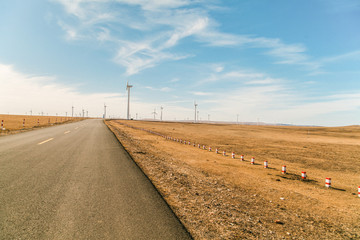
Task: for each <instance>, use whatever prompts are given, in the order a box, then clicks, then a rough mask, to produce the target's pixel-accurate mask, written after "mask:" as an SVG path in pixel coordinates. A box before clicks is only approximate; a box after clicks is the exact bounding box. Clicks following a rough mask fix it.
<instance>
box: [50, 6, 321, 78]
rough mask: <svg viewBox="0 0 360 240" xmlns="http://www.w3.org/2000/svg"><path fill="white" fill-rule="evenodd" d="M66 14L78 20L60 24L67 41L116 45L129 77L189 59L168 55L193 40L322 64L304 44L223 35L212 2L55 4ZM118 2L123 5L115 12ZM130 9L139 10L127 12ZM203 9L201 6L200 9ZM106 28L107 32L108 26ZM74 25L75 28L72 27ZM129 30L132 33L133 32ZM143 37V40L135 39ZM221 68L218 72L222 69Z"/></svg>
mask: <svg viewBox="0 0 360 240" xmlns="http://www.w3.org/2000/svg"><path fill="white" fill-rule="evenodd" d="M57 1H58V2H59V3H61V4H62V5H63V6H64V8H65V10H66V12H67V13H68V14H70V15H73V16H75V17H76V18H77V19H78V20H79V21H78V23H74V22H73V24H64V23H62V24H60V25H61V27H62V28H63V29H64V31H65V32H66V33H67V36H68V39H70V40H71V39H72V40H78V39H84V38H85V37H84V36H87V37H88V38H89V39H92V38H93V39H97V40H98V41H111V42H113V43H115V44H116V45H118V46H119V47H118V49H117V50H115V51H114V52H116V55H115V56H114V61H115V62H116V63H118V64H120V65H122V66H123V67H125V68H126V73H127V75H133V74H137V73H139V72H140V71H143V70H144V69H147V68H152V67H155V66H157V65H158V64H161V63H162V62H165V61H177V60H181V59H185V58H188V57H190V56H191V55H190V54H188V53H185V54H183V53H181V54H176V53H173V52H170V50H171V49H172V48H174V47H175V46H177V45H178V44H179V43H180V42H181V41H182V40H183V39H185V38H189V37H193V39H194V40H196V41H197V42H198V43H200V44H207V45H208V47H224V46H238V47H239V46H242V47H248V48H264V49H268V50H267V51H266V50H265V51H266V54H268V55H269V56H272V57H274V58H275V59H277V60H276V63H278V64H292V65H301V66H304V67H305V68H306V69H307V70H308V71H312V72H315V71H317V72H319V69H320V67H321V64H320V63H318V62H315V61H312V60H311V57H309V56H308V55H307V54H306V51H307V50H306V47H305V46H303V45H302V44H286V43H284V42H282V41H281V40H280V39H276V38H263V37H254V36H248V35H236V34H230V33H225V32H221V31H219V30H218V28H219V24H218V23H217V22H216V21H215V20H214V19H212V18H211V16H209V12H208V11H209V10H208V9H207V8H206V6H208V5H209V4H212V1H211V2H210V3H209V2H206V1H190V0H146V1H143V0H116V1H110V0H76V1H70V0H57ZM116 4H119V7H116V8H114V9H113V8H112V7H111V6H115V5H116ZM129 6H131V7H138V8H139V9H136V10H134V9H133V10H129V8H128V7H129ZM199 6H200V7H199ZM104 25H106V28H105V27H104ZM70 26H71V27H70ZM128 29H131V31H129V30H128ZM134 34H135V36H138V35H139V34H140V35H141V40H139V39H138V38H134V37H133V36H134ZM218 70H220V69H218Z"/></svg>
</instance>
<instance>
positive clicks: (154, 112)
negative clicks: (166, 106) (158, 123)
mask: <svg viewBox="0 0 360 240" xmlns="http://www.w3.org/2000/svg"><path fill="white" fill-rule="evenodd" d="M152 114H154V120H155V115H157V113H156V108H154V111H153V112H152Z"/></svg>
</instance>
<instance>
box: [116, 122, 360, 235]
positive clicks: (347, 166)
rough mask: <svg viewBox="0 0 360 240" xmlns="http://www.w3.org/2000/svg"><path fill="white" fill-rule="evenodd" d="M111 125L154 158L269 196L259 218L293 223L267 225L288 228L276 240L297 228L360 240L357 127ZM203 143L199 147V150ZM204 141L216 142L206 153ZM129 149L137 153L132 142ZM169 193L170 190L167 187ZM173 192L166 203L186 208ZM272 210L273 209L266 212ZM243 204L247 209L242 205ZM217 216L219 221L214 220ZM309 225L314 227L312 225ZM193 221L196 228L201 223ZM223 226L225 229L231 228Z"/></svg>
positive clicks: (273, 228)
mask: <svg viewBox="0 0 360 240" xmlns="http://www.w3.org/2000/svg"><path fill="white" fill-rule="evenodd" d="M121 124H129V125H131V126H134V127H137V128H144V129H147V130H151V131H155V132H158V133H160V134H162V135H165V136H169V137H173V138H177V139H181V140H186V141H190V142H191V144H193V143H196V147H193V146H192V145H191V146H189V145H185V144H180V143H178V142H174V141H170V140H166V139H164V138H161V137H159V136H156V135H153V134H149V133H148V132H145V131H141V130H137V129H132V128H129V127H125V126H123V125H121ZM111 125H112V126H113V127H116V128H117V129H120V130H121V131H123V132H124V133H125V134H127V135H128V137H130V138H131V139H135V140H139V141H141V142H142V143H139V145H143V146H142V149H143V150H142V151H144V152H146V151H149V152H151V154H153V156H155V157H158V158H161V159H165V161H166V159H168V161H172V160H170V159H177V160H178V161H179V162H180V165H179V166H180V167H181V163H183V164H184V166H190V167H191V168H193V169H196V170H197V171H200V172H203V173H206V174H205V176H214V177H216V178H217V179H221V181H223V182H224V184H226V185H227V186H231V187H233V188H234V189H236V188H241V189H243V191H244V194H247V195H248V196H249V198H250V195H251V197H253V196H256V198H261V199H262V200H264V201H263V202H264V205H263V206H253V207H254V208H256V209H258V211H257V214H258V216H257V217H261V216H262V217H263V218H264V219H267V220H269V219H272V220H271V221H273V220H274V221H276V220H277V219H276V218H277V217H279V218H280V217H281V219H280V220H281V221H283V220H284V219H285V221H288V222H286V225H284V226H286V227H284V229H280V228H279V225H278V224H277V225H276V226H272V225H271V224H270V223H269V224H270V225H267V228H268V229H270V230H269V231H270V232H272V231H274V232H276V231H279V232H283V233H284V232H285V233H286V234H285V235H281V234H280V235H278V236H277V237H280V236H282V237H284V236H285V237H291V236H294V235H292V234H295V233H297V234H295V235H296V236H297V237H299V238H302V237H304V238H308V237H309V236H326V238H333V239H336V238H338V237H339V236H341V237H344V238H347V237H354V236H355V237H356V236H357V237H360V232H359V227H358V224H359V223H360V211H359V206H360V198H359V197H358V193H357V190H358V186H360V174H359V173H360V160H359V159H360V127H359V126H350V127H336V128H325V127H292V126H291V127H288V126H286V127H284V126H249V125H224V124H216V125H215V124H191V123H172V122H170V123H169V122H145V121H114V122H111ZM197 144H200V145H201V149H199V148H198V147H197ZM203 145H205V146H206V149H208V147H209V146H211V147H212V152H209V151H208V150H203V149H202V146H203ZM127 147H128V149H130V150H131V144H130V145H128V146H127ZM216 148H218V149H219V151H220V153H222V151H223V150H225V151H226V152H227V156H222V154H216V153H215V152H214V151H215V149H216ZM231 152H235V154H236V158H235V159H232V158H231ZM241 154H244V155H245V161H240V159H239V158H240V155H241ZM134 157H135V158H137V157H138V156H136V155H135V156H134ZM251 157H255V163H256V164H255V165H251V164H250V158H251ZM135 160H136V159H135ZM264 161H268V164H269V168H268V169H264V167H263V162H264ZM283 165H286V167H287V174H285V175H283V174H281V167H282V166H283ZM154 167H157V166H154ZM302 171H306V173H307V176H308V179H307V180H306V181H304V180H302V179H301V172H302ZM326 177H329V178H331V179H332V188H331V189H327V188H325V186H324V185H325V178H326ZM155 181H156V180H155ZM205 189H206V188H205ZM163 191H165V192H166V189H165V190H163ZM189 191H190V190H189ZM170 192H171V191H170ZM168 194H169V197H168V202H170V203H172V204H174V206H175V207H174V208H175V209H176V206H180V205H181V204H179V203H176V199H175V197H171V194H170V193H166V194H165V195H168ZM219 195H221V194H219ZM194 197H196V196H194ZM218 197H221V196H218ZM190 202H191V201H190ZM195 202H196V201H195ZM268 203H269V204H270V205H269V206H267V205H268ZM194 204H195V203H194ZM235 204H236V203H235ZM272 208H273V209H274V212H267V211H266V209H272ZM238 209H244V208H243V207H242V206H238ZM279 209H280V210H279ZM278 210H279V211H280V212H279V213H278V212H277V211H278ZM179 212H181V211H180V210H179ZM192 214H194V216H196V218H201V217H199V215H198V213H195V212H194V213H192ZM292 215H296V216H308V217H307V220H306V221H305V220H304V222H303V223H302V222H301V218H300V219H299V220H297V219H294V218H293V216H292ZM310 216H311V220H309V219H310ZM272 217H273V218H272ZM216 220H217V219H214V221H215V222H216ZM194 221H195V220H194ZM289 221H294V222H293V223H292V222H289ZM185 222H186V221H185ZM305 222H306V223H305ZM309 223H310V225H311V224H313V225H314V226H316V227H311V226H308V225H309ZM320 223H321V224H320ZM264 224H265V223H264ZM291 224H293V226H295V225H296V229H298V228H300V229H305V230H304V231H308V232H307V233H306V234H305V233H303V235H302V234H301V233H302V232H301V231H302V230H301V231H300V230H298V231H297V230H296V229H295V228H294V227H293V226H292V225H291ZM220 225H221V224H220ZM225 225H226V224H225ZM265 225H266V224H265ZM187 226H188V227H190V228H194V227H196V224H195V225H192V224H188V225H187ZM239 228H241V227H239ZM254 228H255V227H254ZM190 231H191V232H192V233H194V234H195V235H196V236H198V238H207V237H206V236H203V235H201V234H200V233H198V232H196V230H191V229H190ZM221 231H223V232H226V227H225V230H224V229H222V230H221ZM221 231H220V230H219V232H221ZM229 231H230V230H229ZM288 231H289V232H288ZM324 234H325V235H324ZM232 236H242V237H244V236H245V235H241V234H240V235H236V234H235V235H232ZM218 237H219V236H218ZM297 237H295V238H297ZM220 238H221V237H220ZM255 238H261V236H255ZM265 238H268V237H265ZM269 238H271V237H269Z"/></svg>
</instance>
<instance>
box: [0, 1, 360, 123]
mask: <svg viewBox="0 0 360 240" xmlns="http://www.w3.org/2000/svg"><path fill="white" fill-rule="evenodd" d="M359 26H360V1H358V0H305V1H304V0H294V1H288V0H274V1H265V0H241V1H236V0H227V1H225V0H223V1H220V0H32V1H23V0H0V89H1V94H0V113H3V114H30V112H32V113H33V114H44V115H47V114H48V115H55V114H59V115H66V114H67V115H68V116H69V115H71V107H72V106H74V108H75V115H79V114H80V113H81V112H82V109H84V110H85V111H88V112H89V116H91V117H101V116H102V115H103V113H104V104H106V105H107V117H121V118H125V117H126V112H127V91H126V84H127V82H129V84H131V85H133V87H132V88H131V94H130V99H131V100H130V114H131V117H133V118H134V119H135V118H137V119H150V118H154V116H155V118H156V119H159V118H160V115H161V107H163V120H193V119H194V115H195V114H194V102H195V101H196V103H197V104H198V109H197V110H198V111H199V120H203V121H205V120H211V121H230V122H231V121H232V122H234V121H239V122H264V123H270V124H274V123H283V124H295V125H318V126H345V125H359V123H360V28H359ZM154 112H156V114H155V115H154Z"/></svg>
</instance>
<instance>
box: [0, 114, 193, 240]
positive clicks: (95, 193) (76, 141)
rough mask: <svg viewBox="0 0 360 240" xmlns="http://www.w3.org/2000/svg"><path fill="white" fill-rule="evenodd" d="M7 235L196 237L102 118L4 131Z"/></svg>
mask: <svg viewBox="0 0 360 240" xmlns="http://www.w3.org/2000/svg"><path fill="white" fill-rule="evenodd" d="M0 239H191V237H190V236H189V234H188V233H187V231H186V230H185V229H184V227H183V226H182V225H181V223H180V222H179V221H178V219H177V218H176V217H175V215H174V214H173V212H172V211H171V210H170V208H169V207H168V206H167V204H166V203H165V202H164V200H163V199H162V198H161V196H160V195H159V193H158V192H157V191H156V190H155V188H154V187H153V185H152V184H151V183H150V181H149V180H148V179H147V178H146V177H145V175H144V174H143V173H142V172H141V170H140V169H139V168H138V167H137V166H136V164H135V163H134V162H133V161H132V160H131V159H130V157H129V156H128V155H127V153H126V152H125V151H124V150H123V148H122V146H121V145H120V144H119V143H118V141H117V140H116V138H115V137H114V135H113V134H112V133H111V132H110V130H108V129H107V127H106V126H105V124H104V123H103V121H101V120H86V121H82V122H77V123H71V124H64V125H60V126H56V127H50V128H44V129H40V130H35V131H30V132H26V133H21V134H16V135H11V136H5V137H0Z"/></svg>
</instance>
